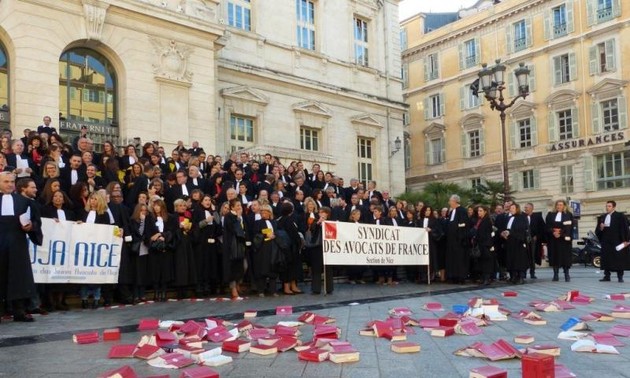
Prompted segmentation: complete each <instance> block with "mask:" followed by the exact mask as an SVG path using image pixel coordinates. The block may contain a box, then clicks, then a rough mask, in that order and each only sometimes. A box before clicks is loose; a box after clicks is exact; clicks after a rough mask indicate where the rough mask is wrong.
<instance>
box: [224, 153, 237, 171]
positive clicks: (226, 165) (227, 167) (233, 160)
mask: <svg viewBox="0 0 630 378" xmlns="http://www.w3.org/2000/svg"><path fill="white" fill-rule="evenodd" d="M237 157H238V155H236V152H232V153H231V154H230V158H229V159H227V160H226V161H225V163H224V164H223V170H224V171H225V172H229V171H230V167H231V166H232V164H238V162H237V161H236V159H237Z"/></svg>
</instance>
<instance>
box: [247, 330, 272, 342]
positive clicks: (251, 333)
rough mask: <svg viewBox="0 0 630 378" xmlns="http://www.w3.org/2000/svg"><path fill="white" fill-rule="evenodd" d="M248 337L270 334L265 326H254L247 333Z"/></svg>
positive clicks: (253, 338) (256, 338)
mask: <svg viewBox="0 0 630 378" xmlns="http://www.w3.org/2000/svg"><path fill="white" fill-rule="evenodd" d="M247 335H248V337H249V338H250V339H252V340H258V339H262V338H263V337H268V336H269V335H270V333H269V330H268V329H266V328H254V329H252V330H250V331H249V332H248V333H247Z"/></svg>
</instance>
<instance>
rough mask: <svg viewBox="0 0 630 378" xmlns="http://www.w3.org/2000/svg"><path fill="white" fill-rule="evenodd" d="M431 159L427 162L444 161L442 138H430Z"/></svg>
mask: <svg viewBox="0 0 630 378" xmlns="http://www.w3.org/2000/svg"><path fill="white" fill-rule="evenodd" d="M430 146H431V161H430V162H429V164H442V163H444V153H443V152H442V150H443V148H444V139H442V138H436V139H431V143H430Z"/></svg>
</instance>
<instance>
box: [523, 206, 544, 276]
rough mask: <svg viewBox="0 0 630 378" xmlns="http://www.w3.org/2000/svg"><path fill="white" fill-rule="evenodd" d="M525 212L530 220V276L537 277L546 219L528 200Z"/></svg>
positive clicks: (528, 242)
mask: <svg viewBox="0 0 630 378" xmlns="http://www.w3.org/2000/svg"><path fill="white" fill-rule="evenodd" d="M523 212H524V214H525V216H526V217H527V221H528V222H529V238H528V239H527V253H528V258H529V276H530V277H531V278H532V279H536V278H538V277H536V265H540V264H541V263H542V260H541V253H540V251H541V250H542V242H543V236H544V234H545V220H544V219H543V217H542V214H541V213H540V212H535V211H534V205H533V204H532V203H531V202H528V203H526V204H525V206H524V207H523Z"/></svg>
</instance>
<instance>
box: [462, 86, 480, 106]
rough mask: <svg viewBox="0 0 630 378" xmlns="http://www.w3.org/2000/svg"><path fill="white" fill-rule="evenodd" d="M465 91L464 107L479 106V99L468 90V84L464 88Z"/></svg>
mask: <svg viewBox="0 0 630 378" xmlns="http://www.w3.org/2000/svg"><path fill="white" fill-rule="evenodd" d="M465 93H466V97H467V98H466V109H474V108H476V107H478V106H479V103H480V100H479V97H478V96H475V95H474V94H473V92H472V91H471V90H470V85H467V86H466V88H465Z"/></svg>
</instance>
